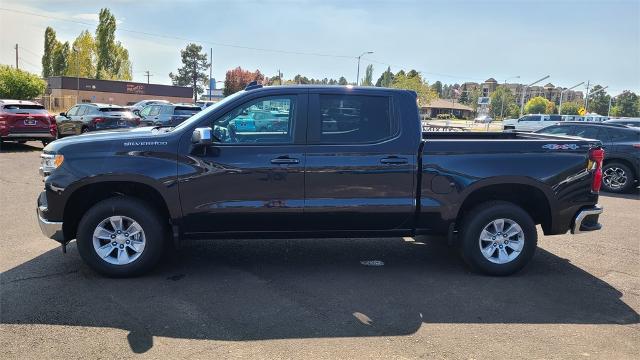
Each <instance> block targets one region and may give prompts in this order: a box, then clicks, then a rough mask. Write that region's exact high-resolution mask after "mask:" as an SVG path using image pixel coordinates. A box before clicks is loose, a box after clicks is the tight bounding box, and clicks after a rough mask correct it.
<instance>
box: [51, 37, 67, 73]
mask: <svg viewBox="0 0 640 360" xmlns="http://www.w3.org/2000/svg"><path fill="white" fill-rule="evenodd" d="M69 52H70V49H69V42H67V41H65V43H64V44H62V45H59V46H57V47H56V49H55V51H54V52H53V64H52V70H53V73H52V75H53V76H62V75H64V74H66V73H67V67H68V66H69V63H68V60H69Z"/></svg>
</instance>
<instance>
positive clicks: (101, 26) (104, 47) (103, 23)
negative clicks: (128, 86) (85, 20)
mask: <svg viewBox="0 0 640 360" xmlns="http://www.w3.org/2000/svg"><path fill="white" fill-rule="evenodd" d="M98 18H99V22H98V27H97V28H96V49H97V55H98V61H97V64H96V78H97V79H110V78H111V77H112V76H111V74H113V73H114V71H113V70H114V67H115V62H116V18H115V16H113V14H111V11H109V9H106V8H103V9H100V14H99V15H98Z"/></svg>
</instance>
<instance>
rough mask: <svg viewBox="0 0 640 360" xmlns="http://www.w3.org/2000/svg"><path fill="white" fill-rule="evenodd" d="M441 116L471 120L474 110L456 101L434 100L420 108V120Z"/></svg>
mask: <svg viewBox="0 0 640 360" xmlns="http://www.w3.org/2000/svg"><path fill="white" fill-rule="evenodd" d="M439 114H453V115H455V117H456V118H458V119H471V118H472V117H473V109H472V108H470V107H469V106H466V105H463V104H460V103H458V102H456V101H455V99H434V100H431V102H430V103H429V104H428V105H424V106H420V119H421V120H427V119H433V118H435V117H437V116H438V115H439Z"/></svg>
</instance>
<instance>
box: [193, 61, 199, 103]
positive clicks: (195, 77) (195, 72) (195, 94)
mask: <svg viewBox="0 0 640 360" xmlns="http://www.w3.org/2000/svg"><path fill="white" fill-rule="evenodd" d="M197 81H198V62H197V61H194V62H193V103H194V104H195V103H196V101H198V89H197V88H196V83H197Z"/></svg>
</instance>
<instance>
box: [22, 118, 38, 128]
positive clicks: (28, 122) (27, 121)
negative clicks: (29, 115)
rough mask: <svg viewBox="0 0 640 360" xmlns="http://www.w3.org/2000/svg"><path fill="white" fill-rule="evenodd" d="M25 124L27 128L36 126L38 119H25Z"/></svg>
mask: <svg viewBox="0 0 640 360" xmlns="http://www.w3.org/2000/svg"><path fill="white" fill-rule="evenodd" d="M24 124H25V125H27V126H36V125H37V124H38V121H37V120H36V119H25V120H24Z"/></svg>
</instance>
